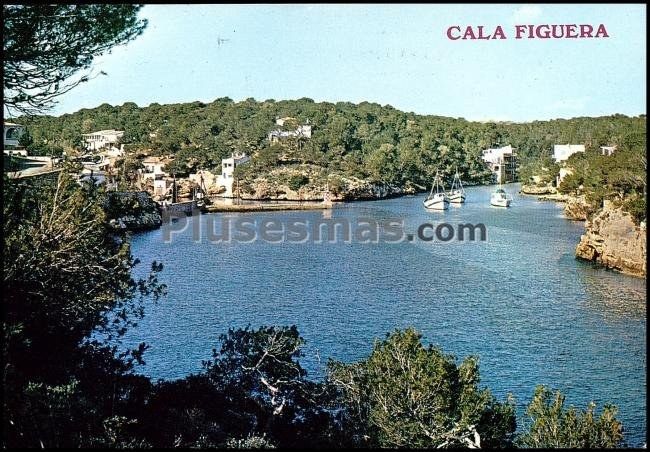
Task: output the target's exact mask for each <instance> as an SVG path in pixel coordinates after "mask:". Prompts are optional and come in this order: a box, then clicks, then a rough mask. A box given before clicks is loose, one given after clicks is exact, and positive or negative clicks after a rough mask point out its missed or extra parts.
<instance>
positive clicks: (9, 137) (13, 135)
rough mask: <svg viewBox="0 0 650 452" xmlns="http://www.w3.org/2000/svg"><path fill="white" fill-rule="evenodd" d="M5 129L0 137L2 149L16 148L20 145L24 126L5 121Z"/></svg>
mask: <svg viewBox="0 0 650 452" xmlns="http://www.w3.org/2000/svg"><path fill="white" fill-rule="evenodd" d="M4 126H5V131H4V135H3V138H2V143H3V146H4V149H7V150H9V149H11V150H13V149H18V148H19V147H20V145H19V140H20V137H21V136H22V135H23V133H25V126H21V125H20V124H14V123H13V122H5V123H4Z"/></svg>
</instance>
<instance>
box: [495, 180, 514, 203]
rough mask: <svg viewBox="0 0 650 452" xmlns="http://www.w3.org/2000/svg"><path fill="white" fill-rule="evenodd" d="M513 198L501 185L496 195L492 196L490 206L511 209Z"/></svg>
mask: <svg viewBox="0 0 650 452" xmlns="http://www.w3.org/2000/svg"><path fill="white" fill-rule="evenodd" d="M511 202H512V196H510V195H509V194H508V193H507V192H506V191H505V190H504V189H503V188H501V184H499V188H497V189H496V190H495V191H494V193H492V195H491V196H490V204H491V205H493V206H496V207H510V203H511Z"/></svg>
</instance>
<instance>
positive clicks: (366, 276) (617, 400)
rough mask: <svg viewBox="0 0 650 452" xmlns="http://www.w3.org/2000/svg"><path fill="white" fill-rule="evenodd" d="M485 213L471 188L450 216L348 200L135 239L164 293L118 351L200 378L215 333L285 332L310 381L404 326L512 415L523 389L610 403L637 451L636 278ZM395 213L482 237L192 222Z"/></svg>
mask: <svg viewBox="0 0 650 452" xmlns="http://www.w3.org/2000/svg"><path fill="white" fill-rule="evenodd" d="M506 188H507V190H508V191H509V192H510V193H511V194H513V196H514V201H513V204H512V206H511V207H510V208H509V209H504V208H497V207H491V206H490V205H489V197H490V192H491V191H492V190H493V188H491V187H472V188H469V189H468V190H467V192H468V198H467V202H466V204H465V205H463V206H462V207H454V206H451V207H450V209H449V210H448V211H446V212H427V211H425V210H424V209H423V207H422V199H423V198H424V196H423V195H422V196H413V197H404V198H397V199H391V200H384V201H373V202H357V203H350V204H347V205H346V206H345V207H342V208H337V209H334V210H332V211H331V212H329V213H328V212H324V211H294V212H267V213H241V214H211V215H203V216H201V217H200V218H198V219H193V218H190V219H189V220H188V221H189V222H190V224H189V226H190V227H189V228H188V229H187V231H185V232H183V233H176V234H174V235H173V236H172V241H171V243H164V242H163V231H162V230H157V231H152V232H146V233H140V234H136V235H134V237H133V248H132V250H133V254H134V255H135V256H136V257H138V258H140V259H141V260H142V261H143V262H150V261H152V260H154V259H155V260H157V261H159V262H163V264H164V265H165V269H164V271H163V273H162V274H161V280H162V281H163V282H165V283H166V284H167V285H168V286H169V293H168V296H167V297H166V299H164V300H163V301H161V302H159V303H158V304H156V305H151V304H150V305H148V307H147V309H146V315H145V318H144V319H143V320H142V321H141V322H140V324H139V326H138V327H137V328H134V329H132V330H131V331H130V332H129V334H128V335H127V337H126V338H125V341H126V343H127V344H130V343H137V342H141V341H144V342H147V343H148V344H150V345H151V348H150V349H149V350H148V351H147V352H146V354H145V360H146V365H145V366H143V367H141V368H140V369H139V371H140V372H142V373H143V374H146V375H150V376H153V377H155V378H165V379H172V378H180V377H184V376H186V375H188V374H189V373H192V372H196V371H198V370H200V369H201V360H203V359H208V358H209V357H210V355H211V350H212V348H213V347H215V346H216V345H217V338H218V336H219V334H221V333H224V332H226V331H227V330H228V328H229V327H244V326H246V325H248V324H251V326H253V327H258V326H261V325H291V324H296V325H297V326H298V328H299V330H300V332H301V334H302V336H303V337H304V338H305V339H306V340H307V347H306V348H305V352H306V355H307V356H306V357H305V358H304V359H303V360H302V364H303V366H304V367H305V368H306V369H308V371H309V373H310V375H312V376H313V377H314V378H318V377H319V376H321V375H322V373H323V371H324V369H325V364H326V362H327V358H330V357H331V358H335V359H338V360H344V361H352V360H357V359H360V358H363V357H364V356H366V355H367V354H368V353H369V352H370V349H371V345H372V341H373V339H375V338H382V337H384V336H385V334H386V333H388V332H390V331H392V330H394V329H395V328H403V327H406V326H414V327H416V328H417V329H418V330H419V331H421V332H422V333H423V335H424V340H425V341H428V342H431V343H435V344H439V345H440V346H441V347H442V348H443V350H445V351H446V352H448V353H452V354H454V355H456V356H457V357H458V358H459V359H462V358H463V357H465V356H467V355H478V356H479V357H480V370H481V376H482V381H481V384H482V385H485V386H488V387H489V388H490V389H491V390H492V391H493V392H494V393H495V394H496V395H497V397H499V398H501V399H502V398H504V397H505V396H506V394H507V393H508V392H510V393H512V394H513V395H514V396H515V397H516V399H517V403H518V405H519V406H520V407H523V406H525V404H527V403H528V402H529V401H530V398H531V396H532V394H533V390H534V388H535V385H537V384H545V385H548V386H550V387H552V388H557V389H560V390H562V391H563V392H564V393H565V394H566V395H567V403H569V404H574V405H576V406H578V407H581V408H585V407H586V404H587V402H588V401H590V400H594V401H595V402H596V403H597V404H598V409H600V408H602V405H603V403H605V402H611V403H613V404H615V405H617V406H618V407H619V418H620V419H621V420H622V421H623V424H624V426H625V428H626V440H627V441H628V444H629V445H632V446H638V445H641V444H643V443H644V442H645V441H646V440H645V437H646V414H645V412H646V345H645V344H646V296H645V291H646V282H645V280H644V279H639V278H634V277H629V276H625V275H621V274H618V273H615V272H611V271H606V270H603V269H600V268H596V267H594V266H592V265H590V264H588V263H584V262H581V261H578V260H576V259H575V258H574V250H575V246H576V244H577V243H578V241H579V238H580V235H581V234H582V233H583V231H584V227H583V224H582V223H581V222H572V221H569V220H567V219H565V218H564V217H563V215H562V208H561V206H560V205H557V204H555V203H552V202H543V201H537V200H536V199H535V198H533V197H526V196H521V195H518V194H516V193H517V190H518V188H519V187H518V186H517V185H509V186H506ZM323 216H325V218H329V217H331V218H340V217H343V218H347V219H348V220H350V221H353V220H355V219H357V218H359V217H369V218H373V219H376V220H384V219H393V218H403V219H404V220H405V225H406V228H405V229H406V232H411V233H415V231H416V230H417V227H418V225H420V224H422V223H424V222H431V223H433V224H434V225H435V224H439V223H441V222H446V223H449V224H451V225H454V226H455V225H457V224H459V223H474V224H476V223H483V224H484V225H485V226H486V231H487V240H486V241H483V242H481V241H475V242H467V241H465V242H458V241H451V242H446V243H442V242H439V241H433V242H423V241H418V240H416V241H413V242H402V243H372V244H362V243H343V242H341V241H339V242H338V243H320V244H319V243H302V244H298V243H281V244H280V243H274V244H273V243H265V242H262V241H256V242H253V243H238V242H230V243H220V244H215V243H210V242H209V241H208V238H207V234H204V235H203V237H202V240H201V241H200V242H198V243H197V242H195V241H193V238H192V228H191V226H192V222H193V221H201V222H202V225H203V226H205V225H206V224H207V222H208V221H209V220H211V219H212V220H214V219H219V220H221V219H222V218H223V217H227V218H231V219H236V218H240V217H247V218H248V219H250V220H258V221H259V220H260V219H262V218H273V219H278V220H280V221H285V222H286V221H289V220H292V219H294V220H295V219H303V220H305V219H306V220H307V221H310V222H311V221H315V220H316V219H318V218H322V217H323Z"/></svg>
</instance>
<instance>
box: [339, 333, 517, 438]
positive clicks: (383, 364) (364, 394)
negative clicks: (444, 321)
mask: <svg viewBox="0 0 650 452" xmlns="http://www.w3.org/2000/svg"><path fill="white" fill-rule="evenodd" d="M328 370H329V373H328V378H329V380H330V381H331V382H332V383H333V384H334V385H336V386H337V387H338V388H339V389H340V391H341V393H342V397H343V400H344V405H345V407H346V408H347V410H348V413H349V416H351V417H352V420H351V423H352V424H353V425H354V424H356V426H357V427H356V428H357V431H358V433H357V434H358V436H359V437H360V438H367V442H365V443H364V442H363V441H362V444H363V445H366V446H379V447H418V448H428V447H438V448H440V447H501V446H507V445H510V444H511V442H512V438H513V434H514V431H515V427H516V424H515V411H514V404H513V403H511V402H510V401H508V402H507V403H505V404H502V403H499V402H497V401H496V399H495V398H494V397H493V396H492V394H491V393H490V391H489V390H487V389H479V388H478V383H479V373H478V362H477V360H476V358H472V357H470V358H466V359H465V360H464V361H463V362H462V363H461V364H460V365H459V366H457V365H456V362H455V360H454V358H453V357H452V356H450V355H445V354H444V353H443V352H442V351H441V350H440V349H438V348H435V347H433V346H429V347H425V346H423V345H422V342H421V335H420V334H419V333H417V332H416V331H415V330H414V329H411V328H409V329H407V330H405V331H399V330H397V331H395V332H394V333H393V334H391V335H389V336H387V338H386V339H385V340H384V341H381V342H376V343H375V346H374V348H373V351H372V353H371V354H370V356H369V357H368V358H367V359H365V360H362V361H360V362H357V363H353V364H343V363H340V362H336V361H332V362H330V364H329V366H328Z"/></svg>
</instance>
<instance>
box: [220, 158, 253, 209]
mask: <svg viewBox="0 0 650 452" xmlns="http://www.w3.org/2000/svg"><path fill="white" fill-rule="evenodd" d="M250 160H251V158H250V157H249V156H247V155H246V154H245V153H243V152H242V153H233V154H232V155H231V156H230V158H227V159H222V160H221V174H220V175H219V176H218V177H217V185H219V186H221V187H223V188H225V190H226V191H225V192H224V193H223V194H222V196H224V197H227V198H232V197H233V196H234V192H233V187H234V182H235V178H234V172H235V168H237V167H238V166H239V165H243V164H245V163H248V162H250Z"/></svg>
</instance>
